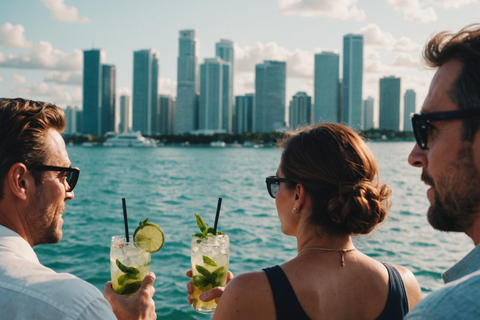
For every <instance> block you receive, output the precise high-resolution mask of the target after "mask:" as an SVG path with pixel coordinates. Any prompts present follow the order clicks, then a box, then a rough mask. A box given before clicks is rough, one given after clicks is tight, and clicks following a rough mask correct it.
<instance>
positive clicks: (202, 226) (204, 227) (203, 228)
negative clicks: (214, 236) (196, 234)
mask: <svg viewBox="0 0 480 320" xmlns="http://www.w3.org/2000/svg"><path fill="white" fill-rule="evenodd" d="M195 217H196V218H197V226H198V227H199V228H200V231H202V233H203V234H204V235H205V233H206V231H207V225H206V224H205V222H203V220H202V218H200V216H199V215H198V214H196V215H195Z"/></svg>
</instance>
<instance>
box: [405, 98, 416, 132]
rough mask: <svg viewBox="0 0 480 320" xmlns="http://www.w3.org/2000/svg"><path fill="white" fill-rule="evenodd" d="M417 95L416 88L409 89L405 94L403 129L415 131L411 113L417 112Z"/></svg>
mask: <svg viewBox="0 0 480 320" xmlns="http://www.w3.org/2000/svg"><path fill="white" fill-rule="evenodd" d="M416 98H417V95H416V93H415V91H414V90H412V89H408V90H407V91H405V95H404V96H403V104H404V109H403V131H410V132H412V131H413V128H412V120H410V114H411V113H414V112H415V109H416Z"/></svg>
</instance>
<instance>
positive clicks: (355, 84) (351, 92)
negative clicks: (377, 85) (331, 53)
mask: <svg viewBox="0 0 480 320" xmlns="http://www.w3.org/2000/svg"><path fill="white" fill-rule="evenodd" d="M342 81H343V97H342V98H343V110H342V111H343V112H342V114H343V119H342V121H343V122H345V123H347V124H348V125H349V126H350V127H352V128H356V129H361V126H362V86H363V36H362V35H355V34H347V35H345V36H344V37H343V79H342Z"/></svg>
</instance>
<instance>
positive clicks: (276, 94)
mask: <svg viewBox="0 0 480 320" xmlns="http://www.w3.org/2000/svg"><path fill="white" fill-rule="evenodd" d="M286 72H287V63H286V62H284V61H264V63H263V64H257V65H256V66H255V104H254V105H255V118H254V129H255V132H272V131H275V130H279V129H282V128H285V88H286Z"/></svg>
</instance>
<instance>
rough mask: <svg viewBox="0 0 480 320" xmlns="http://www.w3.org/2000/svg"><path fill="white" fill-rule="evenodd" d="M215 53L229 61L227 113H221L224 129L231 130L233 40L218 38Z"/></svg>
mask: <svg viewBox="0 0 480 320" xmlns="http://www.w3.org/2000/svg"><path fill="white" fill-rule="evenodd" d="M215 55H216V56H217V57H219V58H221V59H222V60H223V61H226V62H229V63H230V69H229V70H230V74H229V75H228V77H229V81H228V95H229V101H230V102H229V104H228V105H227V106H225V107H226V110H227V112H228V113H225V112H224V114H223V117H224V120H223V121H224V123H228V128H227V127H225V126H224V129H226V130H227V131H228V132H232V129H233V123H232V121H233V120H232V117H233V105H234V101H235V100H234V99H235V97H234V95H233V79H234V75H233V74H234V68H233V67H234V59H235V56H234V50H233V42H232V41H230V40H226V39H220V42H217V43H216V44H215Z"/></svg>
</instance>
